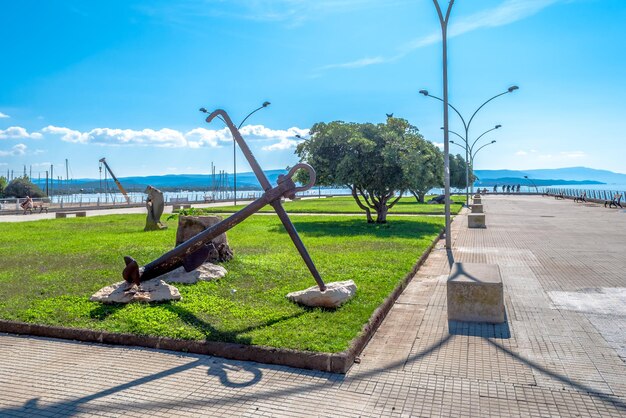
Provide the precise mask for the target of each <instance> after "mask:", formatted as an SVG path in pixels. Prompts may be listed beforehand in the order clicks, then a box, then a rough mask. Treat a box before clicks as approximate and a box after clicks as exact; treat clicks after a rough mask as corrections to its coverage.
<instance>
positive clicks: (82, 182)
mask: <svg viewBox="0 0 626 418" xmlns="http://www.w3.org/2000/svg"><path fill="white" fill-rule="evenodd" d="M286 173H287V170H267V171H265V175H266V176H267V178H268V179H269V181H270V183H272V184H276V181H277V180H278V176H279V175H281V174H286ZM118 180H119V181H120V183H122V186H124V189H126V190H127V191H129V192H131V191H141V192H143V191H144V190H145V188H146V186H149V185H150V186H153V187H156V188H157V189H162V190H164V191H165V190H168V191H171V190H211V189H213V187H214V185H215V187H217V186H218V185H222V187H225V188H232V187H233V180H234V179H233V176H232V174H227V175H226V176H225V177H222V178H220V176H219V175H215V177H213V176H212V175H211V174H167V175H163V176H146V177H119V178H118ZM34 181H35V183H37V184H38V185H39V186H40V187H45V184H46V182H45V179H44V180H42V181H41V182H37V180H34ZM107 183H108V185H109V186H108V187H109V188H111V187H113V188H115V184H114V183H113V180H112V179H111V178H110V177H108V179H107ZM101 187H104V179H103V180H102V185H101V184H100V180H99V179H74V180H71V181H70V182H69V184H64V183H63V182H61V183H58V182H56V181H55V184H54V190H64V189H67V188H69V189H71V190H72V191H77V190H79V189H83V190H85V191H94V190H100V188H101ZM237 189H239V190H261V185H260V184H259V181H258V180H257V178H256V176H255V175H254V173H252V172H248V173H237Z"/></svg>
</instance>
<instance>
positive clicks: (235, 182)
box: [200, 101, 271, 206]
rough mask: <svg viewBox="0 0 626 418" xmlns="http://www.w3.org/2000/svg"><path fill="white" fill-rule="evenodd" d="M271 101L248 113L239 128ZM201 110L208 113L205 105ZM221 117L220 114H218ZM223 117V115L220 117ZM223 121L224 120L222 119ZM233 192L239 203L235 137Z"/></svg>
mask: <svg viewBox="0 0 626 418" xmlns="http://www.w3.org/2000/svg"><path fill="white" fill-rule="evenodd" d="M270 104H271V103H270V102H268V101H265V102H263V104H262V105H261V106H259V107H257V108H256V109H254V110H253V111H252V112H250V113H248V115H247V116H246V117H245V118H243V120H242V121H241V123H240V124H239V126H237V129H238V130H239V129H241V127H242V126H243V124H244V122H245V121H246V120H248V118H249V117H250V116H252V115H253V114H254V113H256V112H258V111H259V110H261V109H263V108H265V107H268V106H269V105H270ZM200 112H203V113H208V111H207V110H206V109H205V108H204V107H203V108H200ZM218 117H219V116H218ZM220 119H221V117H220ZM222 122H224V121H223V120H222ZM233 192H234V195H235V196H234V202H233V203H234V205H235V206H236V205H237V141H235V138H233Z"/></svg>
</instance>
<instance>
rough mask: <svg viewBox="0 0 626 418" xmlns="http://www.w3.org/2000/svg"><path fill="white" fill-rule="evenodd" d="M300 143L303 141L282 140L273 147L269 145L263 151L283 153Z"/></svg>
mask: <svg viewBox="0 0 626 418" xmlns="http://www.w3.org/2000/svg"><path fill="white" fill-rule="evenodd" d="M300 142H302V141H297V140H295V139H287V138H281V139H280V141H278V142H277V143H275V144H272V145H267V146H265V147H263V148H261V149H262V150H263V151H283V150H288V149H291V148H295V147H297V146H298V144H299V143H300Z"/></svg>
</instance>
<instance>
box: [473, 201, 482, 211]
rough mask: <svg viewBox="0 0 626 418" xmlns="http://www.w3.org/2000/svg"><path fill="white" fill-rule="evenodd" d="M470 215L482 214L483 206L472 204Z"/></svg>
mask: <svg viewBox="0 0 626 418" xmlns="http://www.w3.org/2000/svg"><path fill="white" fill-rule="evenodd" d="M472 213H484V212H483V205H481V204H479V203H476V202H474V204H473V205H472Z"/></svg>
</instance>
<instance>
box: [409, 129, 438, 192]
mask: <svg viewBox="0 0 626 418" xmlns="http://www.w3.org/2000/svg"><path fill="white" fill-rule="evenodd" d="M415 144H416V147H415V149H413V150H411V151H410V152H407V153H404V154H403V155H402V156H401V161H402V165H403V170H404V173H405V175H406V176H407V183H408V185H409V187H408V188H409V191H410V192H411V194H412V195H413V196H415V199H417V201H418V202H419V203H424V197H425V196H426V193H428V191H429V190H430V189H432V188H434V187H443V153H442V152H441V151H440V150H439V148H437V147H436V146H435V145H434V144H433V143H432V142H430V141H427V140H425V139H423V138H421V140H420V141H417V142H416V143H415Z"/></svg>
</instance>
